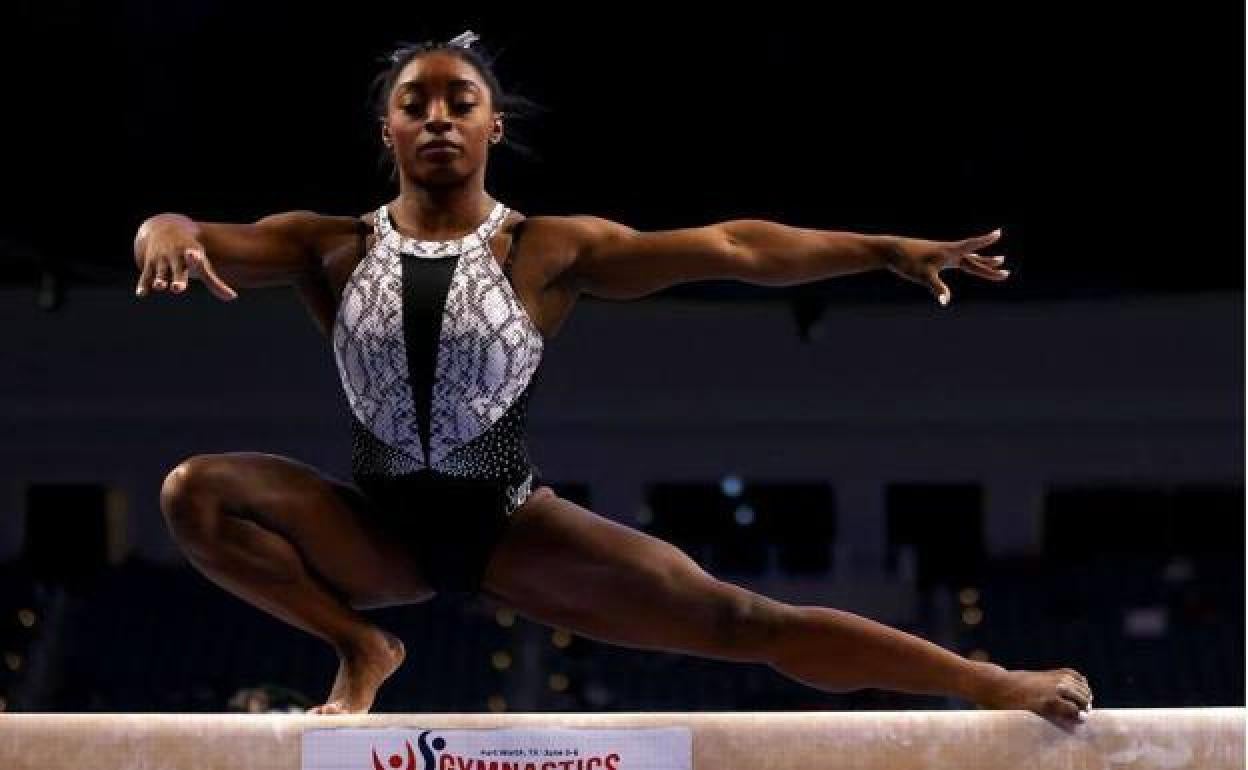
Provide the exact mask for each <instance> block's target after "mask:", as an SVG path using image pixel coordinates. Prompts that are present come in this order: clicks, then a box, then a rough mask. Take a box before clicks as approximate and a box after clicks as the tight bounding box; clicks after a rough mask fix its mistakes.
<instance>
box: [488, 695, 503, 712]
mask: <svg viewBox="0 0 1248 770" xmlns="http://www.w3.org/2000/svg"><path fill="white" fill-rule="evenodd" d="M488 704H489V707H490V711H493V712H494V713H495V714H497V713H499V712H500V711H506V710H507V699H506V698H504V697H503V696H501V695H491V696H490V700H489V701H488Z"/></svg>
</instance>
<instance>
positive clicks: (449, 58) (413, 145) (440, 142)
mask: <svg viewBox="0 0 1248 770" xmlns="http://www.w3.org/2000/svg"><path fill="white" fill-rule="evenodd" d="M502 135H503V120H502V115H501V114H500V113H497V112H494V105H493V104H492V103H491V101H490V89H489V87H488V86H487V85H486V84H485V81H484V80H483V79H482V77H481V74H480V73H479V72H477V69H476V67H474V66H472V65H471V64H469V63H468V62H466V61H464V60H463V59H461V58H459V57H458V56H455V55H454V54H448V53H440V52H435V53H428V54H424V55H423V56H417V57H416V58H415V59H413V60H412V61H411V62H409V63H408V65H407V66H406V67H404V68H403V71H402V72H400V73H399V76H398V78H396V79H395V85H394V88H393V90H391V92H390V99H389V101H388V103H387V106H386V117H385V120H383V121H382V139H383V141H386V142H387V143H388V144H391V145H392V147H393V152H394V160H395V164H396V165H397V166H398V168H399V172H400V173H401V174H403V175H405V176H406V177H407V178H408V179H409V180H410V181H413V182H416V183H417V184H421V185H434V186H445V185H450V184H457V183H460V182H462V181H463V180H464V179H466V178H468V177H471V176H472V175H474V174H475V173H477V172H479V171H482V170H483V169H484V166H485V161H486V157H487V155H488V154H489V147H490V142H491V140H492V139H501V138H502Z"/></svg>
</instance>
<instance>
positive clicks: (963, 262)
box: [565, 217, 1009, 304]
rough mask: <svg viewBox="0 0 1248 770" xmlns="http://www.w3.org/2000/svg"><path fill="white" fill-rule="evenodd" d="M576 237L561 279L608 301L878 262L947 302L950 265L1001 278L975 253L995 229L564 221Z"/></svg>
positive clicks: (857, 268)
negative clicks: (662, 227) (915, 231)
mask: <svg viewBox="0 0 1248 770" xmlns="http://www.w3.org/2000/svg"><path fill="white" fill-rule="evenodd" d="M567 225H568V226H569V227H570V229H571V231H572V233H573V234H574V235H573V240H574V242H575V244H576V248H575V253H574V256H573V258H572V259H571V261H570V263H569V264H568V265H567V266H566V274H565V277H566V278H567V280H568V283H569V284H570V285H572V286H574V287H576V288H577V289H579V290H580V291H583V292H585V293H587V294H591V295H594V296H600V297H604V298H608V299H633V298H636V297H640V296H644V295H646V294H650V293H652V292H655V291H658V290H660V289H664V288H667V287H669V286H673V285H676V284H679V283H685V282H689V281H699V280H712V279H728V280H739V281H744V282H746V283H753V284H758V285H763V286H789V285H792V284H798V283H807V282H810V281H817V280H820V279H823V278H831V277H834V276H838V275H846V274H849V273H860V272H865V271H868V270H877V269H881V268H887V269H889V270H891V271H892V272H894V273H896V274H898V275H900V276H901V277H903V278H905V279H907V280H911V281H914V282H916V283H920V284H923V285H925V286H928V287H929V288H930V289H931V291H932V292H933V294H934V295H935V296H936V298H937V299H938V300H939V301H940V302H941V303H942V304H946V303H948V301H949V297H950V292H949V287H948V286H946V285H945V284H944V282H943V281H941V279H940V276H939V272H940V271H941V270H943V269H945V268H949V267H956V268H959V269H961V270H963V271H965V272H967V273H970V274H972V275H975V276H977V277H979V278H984V279H986V280H990V281H1001V280H1004V279H1005V278H1006V277H1007V276H1008V275H1009V272H1008V271H1005V270H1001V269H1000V267H1001V265H1002V264H1003V263H1004V260H1005V258H1004V257H999V256H997V257H985V256H980V255H979V254H977V253H975V252H976V251H978V250H980V249H983V248H986V247H988V246H990V245H991V244H993V243H994V242H996V240H997V239H998V238H999V237H1000V234H1001V231H1000V230H997V231H995V232H993V233H989V234H988V235H983V236H979V237H977V238H969V239H967V240H963V241H926V240H920V239H916V238H902V237H897V236H889V235H861V234H858V233H850V232H838V231H832V230H811V229H804V228H798V227H790V226H787V225H782V224H778V223H776V222H767V221H762V220H752V219H749V220H734V221H730V222H722V223H719V224H714V225H708V226H705V227H695V228H687V229H681V230H666V231H656V232H640V231H637V230H634V229H632V228H630V227H626V226H624V225H621V224H618V223H615V222H611V221H608V220H605V219H600V218H596V217H571V218H569V219H568V220H567Z"/></svg>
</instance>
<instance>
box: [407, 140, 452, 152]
mask: <svg viewBox="0 0 1248 770" xmlns="http://www.w3.org/2000/svg"><path fill="white" fill-rule="evenodd" d="M461 149H462V148H461V147H460V146H459V145H458V144H455V143H454V142H448V141H445V140H440V139H435V140H434V141H432V142H426V143H424V144H422V145H421V146H420V149H418V150H417V152H438V151H446V150H454V151H455V152H459V151H460V150H461Z"/></svg>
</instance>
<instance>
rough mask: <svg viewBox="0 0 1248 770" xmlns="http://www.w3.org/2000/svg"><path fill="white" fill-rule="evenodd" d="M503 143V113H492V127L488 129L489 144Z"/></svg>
mask: <svg viewBox="0 0 1248 770" xmlns="http://www.w3.org/2000/svg"><path fill="white" fill-rule="evenodd" d="M501 141H503V113H501V112H496V113H494V125H493V126H491V127H490V144H498V143H499V142H501Z"/></svg>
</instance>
